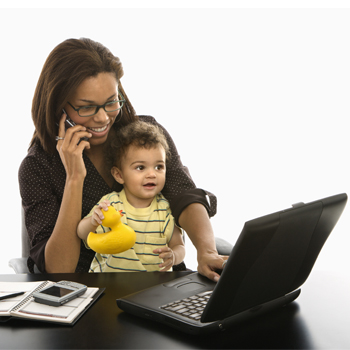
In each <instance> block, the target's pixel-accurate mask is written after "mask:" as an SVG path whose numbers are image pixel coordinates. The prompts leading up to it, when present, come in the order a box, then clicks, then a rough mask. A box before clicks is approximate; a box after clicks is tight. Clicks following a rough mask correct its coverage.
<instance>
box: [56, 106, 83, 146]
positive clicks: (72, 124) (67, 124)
mask: <svg viewBox="0 0 350 350" xmlns="http://www.w3.org/2000/svg"><path fill="white" fill-rule="evenodd" d="M62 111H63V113H64V114H65V115H66V120H65V122H64V125H65V127H66V130H67V129H68V128H71V127H72V126H75V125H77V124H75V123H74V122H73V120H72V119H70V118H69V115H68V113H67V112H66V111H65V109H62ZM82 140H84V141H89V138H88V137H86V136H84V137H82V138H81V139H80V141H82ZM80 141H79V142H78V145H79V143H80Z"/></svg>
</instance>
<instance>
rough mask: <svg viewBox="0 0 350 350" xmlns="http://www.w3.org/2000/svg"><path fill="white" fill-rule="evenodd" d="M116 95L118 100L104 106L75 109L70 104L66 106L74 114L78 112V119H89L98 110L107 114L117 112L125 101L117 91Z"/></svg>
mask: <svg viewBox="0 0 350 350" xmlns="http://www.w3.org/2000/svg"><path fill="white" fill-rule="evenodd" d="M118 95H119V96H118V98H119V99H115V100H113V101H110V102H106V103H105V104H103V105H99V106H84V107H79V108H75V107H74V106H73V105H72V104H71V103H70V102H68V104H69V105H70V106H71V107H72V108H73V109H74V110H75V111H76V112H78V114H79V116H80V117H91V116H93V115H95V114H96V113H97V112H98V111H99V110H100V108H103V109H104V110H105V112H107V113H109V112H116V111H119V109H121V108H122V107H123V105H124V103H125V99H124V97H123V95H122V94H121V93H120V91H118Z"/></svg>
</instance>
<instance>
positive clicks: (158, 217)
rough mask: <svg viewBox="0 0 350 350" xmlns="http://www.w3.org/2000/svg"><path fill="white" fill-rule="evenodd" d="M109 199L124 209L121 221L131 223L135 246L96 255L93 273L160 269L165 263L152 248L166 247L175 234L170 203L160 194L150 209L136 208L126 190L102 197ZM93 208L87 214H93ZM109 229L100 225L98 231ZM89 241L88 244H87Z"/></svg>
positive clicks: (116, 206)
mask: <svg viewBox="0 0 350 350" xmlns="http://www.w3.org/2000/svg"><path fill="white" fill-rule="evenodd" d="M105 199H107V200H109V201H110V203H111V205H113V206H114V208H116V210H122V211H123V214H124V215H123V216H122V219H121V220H122V222H123V223H124V224H127V225H129V226H130V227H131V228H132V229H133V230H134V231H135V233H136V243H135V245H134V246H133V247H132V248H131V249H129V250H127V251H125V252H123V253H119V254H98V253H96V254H95V257H94V259H93V261H92V263H91V266H90V272H130V271H159V270H160V269H159V264H160V263H162V262H163V260H162V259H160V258H159V257H158V254H155V253H153V250H154V249H156V248H159V247H163V246H166V245H167V244H168V243H169V241H170V239H171V237H172V234H173V230H174V225H175V221H174V217H173V216H172V215H171V210H170V206H169V202H168V201H167V200H166V199H165V198H164V197H163V195H162V194H160V193H159V194H158V195H157V196H156V197H155V198H154V200H153V201H152V203H151V205H150V206H149V207H148V208H134V207H133V206H132V205H131V204H130V203H129V202H128V201H127V199H126V196H125V192H124V190H122V191H121V192H119V193H117V192H112V193H109V194H107V195H106V196H104V197H103V198H101V200H100V202H102V201H103V200H105ZM93 210H94V208H93V209H92V210H91V212H90V213H89V215H88V216H91V215H92V213H93ZM107 231H109V228H106V227H104V226H102V225H100V226H99V227H98V228H97V230H96V232H97V233H102V232H107ZM85 244H86V243H85Z"/></svg>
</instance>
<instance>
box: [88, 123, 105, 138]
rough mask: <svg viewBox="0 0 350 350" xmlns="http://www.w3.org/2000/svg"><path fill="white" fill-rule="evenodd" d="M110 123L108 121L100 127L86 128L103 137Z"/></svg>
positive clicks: (93, 134) (94, 134)
mask: <svg viewBox="0 0 350 350" xmlns="http://www.w3.org/2000/svg"><path fill="white" fill-rule="evenodd" d="M109 125H110V123H108V124H107V125H104V126H101V127H99V128H98V127H95V128H92V127H86V128H87V129H88V131H89V132H90V133H91V134H92V136H96V137H102V136H105V135H106V134H107V133H108V130H109Z"/></svg>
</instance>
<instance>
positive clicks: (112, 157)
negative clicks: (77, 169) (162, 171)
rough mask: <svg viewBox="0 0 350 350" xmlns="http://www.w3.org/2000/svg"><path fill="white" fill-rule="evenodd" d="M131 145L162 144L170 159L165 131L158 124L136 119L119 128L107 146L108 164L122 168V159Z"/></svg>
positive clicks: (148, 147) (143, 146)
mask: <svg viewBox="0 0 350 350" xmlns="http://www.w3.org/2000/svg"><path fill="white" fill-rule="evenodd" d="M131 145H133V146H136V147H139V148H146V149H151V148H156V147H158V146H159V145H160V146H162V147H163V148H164V150H165V155H166V161H168V160H169V159H170V150H169V146H168V142H167V140H166V138H165V136H164V134H163V131H162V130H161V129H160V128H159V127H158V126H156V125H152V124H149V123H146V122H143V121H135V122H132V123H130V124H128V125H126V126H123V127H121V128H120V129H118V130H117V132H116V135H115V137H113V139H112V140H111V142H110V144H109V147H107V148H106V152H107V153H106V158H107V164H108V165H109V167H110V168H112V167H113V166H116V167H117V168H119V169H121V162H122V159H123V158H124V157H125V156H126V154H127V151H128V149H129V147H130V146H131Z"/></svg>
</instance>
